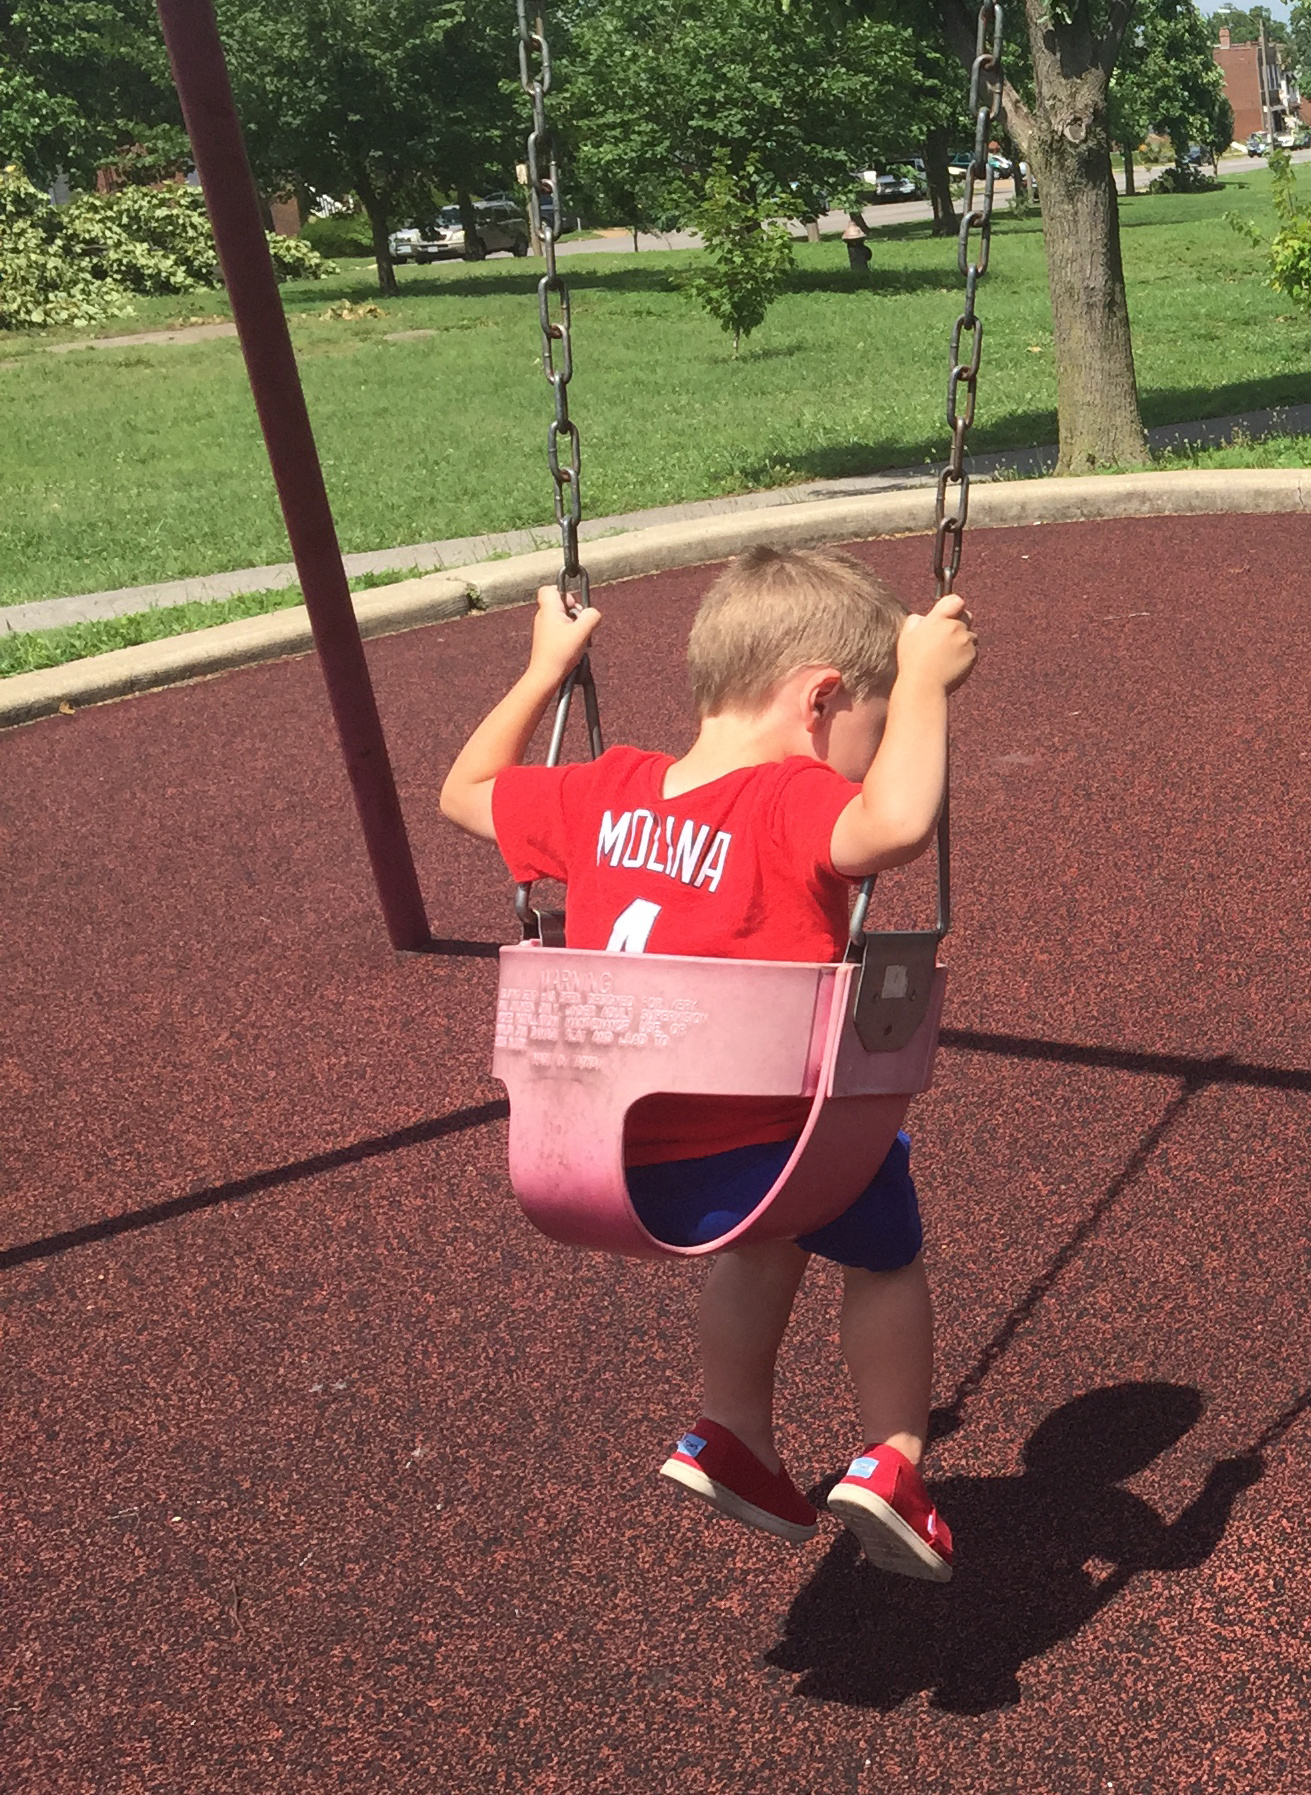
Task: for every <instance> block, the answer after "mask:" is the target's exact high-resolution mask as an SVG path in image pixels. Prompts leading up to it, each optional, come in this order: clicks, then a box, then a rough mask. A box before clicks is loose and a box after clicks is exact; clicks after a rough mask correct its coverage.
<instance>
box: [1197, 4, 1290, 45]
mask: <svg viewBox="0 0 1311 1795" xmlns="http://www.w3.org/2000/svg"><path fill="white" fill-rule="evenodd" d="M1206 25H1207V31H1208V33H1209V35H1210V39H1211V42H1212V43H1213V44H1218V43H1219V42H1220V28H1221V26H1222V25H1223V26H1227V27H1228V30H1229V41H1230V43H1231V44H1254V43H1255V42H1256V41H1257V39H1258V38H1259V37H1260V35H1261V27H1262V25H1264V26H1265V34H1266V37H1267V38H1269V39H1270V40H1271V41H1272V42H1274V43H1277V44H1282V43H1285V42H1286V41H1287V39H1288V28H1287V26H1286V25H1285V24H1284V21H1283V20H1282V19H1277V18H1275V16H1274V14H1273V13H1272V12H1271V11H1270V8H1269V7H1268V6H1254V7H1253V8H1252V10H1251V11H1250V12H1244V11H1243V10H1242V8H1241V7H1238V6H1222V7H1220V8H1219V9H1218V10H1217V11H1216V12H1213V13H1212V14H1211V16H1210V18H1209V19H1208V20H1207V21H1206Z"/></svg>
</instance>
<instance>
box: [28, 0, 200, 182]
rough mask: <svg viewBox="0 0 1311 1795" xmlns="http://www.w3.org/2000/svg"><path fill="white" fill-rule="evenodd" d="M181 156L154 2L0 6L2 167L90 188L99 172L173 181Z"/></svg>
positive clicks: (64, 0) (42, 1)
mask: <svg viewBox="0 0 1311 1795" xmlns="http://www.w3.org/2000/svg"><path fill="white" fill-rule="evenodd" d="M147 149H148V151H149V157H148V158H143V154H142V152H143V150H147ZM184 153H185V140H184V139H183V137H182V134H181V119H180V115H179V113H178V107H177V99H176V96H175V94H174V92H173V84H172V82H171V80H170V79H169V72H168V59H167V57H166V55H165V53H164V45H163V40H162V38H161V35H160V30H159V22H158V20H157V18H156V16H155V9H154V6H153V5H151V4H150V0H59V3H58V4H52V3H51V0H0V164H3V163H16V164H17V165H18V166H20V167H22V168H24V169H25V170H26V171H27V173H28V174H29V175H30V176H31V177H32V178H33V179H34V180H39V181H41V182H43V183H45V184H49V183H50V182H52V181H53V180H54V179H55V178H56V176H57V175H58V174H60V173H61V172H62V173H64V174H67V175H68V176H69V177H70V178H72V179H73V180H74V182H75V183H76V182H82V183H88V182H90V180H91V179H92V178H93V176H94V173H95V170H96V168H97V166H98V165H100V164H102V163H106V162H120V161H123V160H125V159H127V160H130V159H132V157H133V155H134V154H135V160H136V161H137V163H138V164H139V165H141V164H142V163H143V160H149V162H150V166H149V167H148V168H147V170H146V172H147V173H151V174H153V173H154V172H156V169H155V164H156V163H159V162H161V161H162V162H163V163H164V164H166V165H168V168H169V171H170V172H171V170H172V168H173V167H176V165H177V163H178V161H179V160H180V159H181V158H182V157H183V155H184Z"/></svg>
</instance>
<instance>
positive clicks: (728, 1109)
mask: <svg viewBox="0 0 1311 1795" xmlns="http://www.w3.org/2000/svg"><path fill="white" fill-rule="evenodd" d="M672 765H673V758H672V756H670V755H668V754H650V753H646V752H644V751H643V750H642V749H639V748H611V749H609V750H608V751H607V752H606V753H605V754H603V755H602V756H601V758H600V759H599V760H594V761H582V762H576V763H573V764H571V765H569V766H565V767H509V768H507V769H506V771H505V772H503V773H500V774H498V775H497V778H496V784H495V787H494V789H493V793H492V819H493V822H494V825H495V828H496V839H497V842H498V844H499V846H500V849H501V852H502V853H503V854H504V856H505V860H506V864H507V865H508V866H509V869H510V872H511V873H512V874H513V876H514V877H515V878H516V879H519V880H528V879H542V878H549V879H560V880H563V882H564V883H565V884H566V885H567V887H568V893H567V897H566V907H565V939H566V941H567V943H568V945H569V946H570V947H584V948H606V949H609V950H610V951H612V952H616V953H645V952H650V953H653V954H705V955H708V956H711V957H714V958H722V959H743V960H805V961H827V960H836V959H839V958H840V957H841V955H842V953H843V950H844V948H845V946H846V940H847V927H848V909H849V899H850V893H851V882H850V881H849V880H847V879H844V878H843V877H842V875H841V874H840V873H838V872H836V871H835V870H834V867H833V861H832V857H831V855H830V851H829V847H830V843H831V841H832V838H833V826H834V824H835V823H836V822H837V820H838V817H839V816H840V815H841V813H842V811H843V810H845V808H846V807H847V805H848V804H849V803H850V802H851V800H852V798H854V797H855V796H857V794H858V793H859V791H860V787H859V786H858V785H853V784H852V783H851V781H850V780H849V779H844V778H843V777H842V776H841V774H840V773H835V772H834V771H833V769H832V767H830V766H827V765H825V763H824V762H823V761H819V760H810V759H807V758H806V757H805V756H803V755H794V756H792V757H791V758H790V759H788V760H783V761H767V762H766V763H765V764H764V765H762V766H754V767H741V768H739V769H738V770H737V771H736V772H733V773H726V774H725V775H724V776H723V778H722V779H714V780H711V782H710V783H709V784H708V785H701V786H698V787H696V789H695V790H693V791H690V792H684V793H682V794H681V795H680V796H678V797H675V798H664V797H662V796H661V791H662V789H663V785H664V778H665V774H666V773H667V771H668V770H669V768H670V767H671V766H672ZM808 1108H809V1105H808V1104H807V1103H805V1102H804V1101H796V1102H794V1101H790V1100H786V1099H784V1100H780V1099H778V1098H772V1097H771V1098H752V1099H746V1098H743V1099H731V1100H730V1099H725V1098H723V1097H707V1098H688V1097H679V1098H677V1099H669V1098H661V1097H650V1098H646V1099H645V1100H644V1101H643V1102H642V1103H641V1104H639V1105H638V1106H637V1107H636V1108H635V1109H633V1110H632V1111H631V1112H630V1114H629V1118H628V1126H627V1129H626V1131H625V1154H626V1157H627V1159H628V1162H629V1164H631V1165H647V1164H651V1163H653V1162H658V1161H660V1160H667V1159H692V1158H698V1157H700V1156H702V1155H704V1154H709V1153H722V1152H726V1151H727V1150H728V1149H729V1148H731V1147H744V1146H749V1145H752V1144H754V1143H756V1142H761V1141H779V1140H786V1139H788V1137H789V1136H791V1135H794V1134H797V1133H798V1132H799V1131H800V1129H801V1126H802V1124H803V1123H804V1121H805V1118H806V1113H807V1110H808Z"/></svg>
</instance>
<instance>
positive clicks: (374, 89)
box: [219, 0, 515, 291]
mask: <svg viewBox="0 0 1311 1795" xmlns="http://www.w3.org/2000/svg"><path fill="white" fill-rule="evenodd" d="M512 18H513V15H512V13H509V12H508V11H507V13H506V14H505V16H504V17H502V16H501V12H500V9H499V8H496V7H489V6H486V5H480V4H479V3H478V0H220V5H219V24H220V29H221V31H222V34H223V39H224V43H225V45H226V46H227V50H228V60H229V66H230V68H231V71H232V78H233V85H234V88H235V89H236V92H237V102H238V106H239V108H240V110H241V114H242V118H243V121H244V123H245V126H246V134H247V142H248V145H249V148H250V152H251V159H252V161H253V162H254V164H255V166H256V168H257V170H258V172H259V173H260V174H261V176H262V177H263V178H264V180H265V182H266V183H268V184H269V185H277V184H279V183H281V184H283V185H285V186H288V187H297V188H300V189H302V190H306V189H307V190H309V192H311V193H313V194H330V195H333V196H340V195H342V194H344V193H348V192H353V193H355V194H356V195H358V197H359V199H360V202H361V204H362V205H363V207H364V209H365V211H366V212H367V213H368V215H369V220H370V223H371V225H372V229H373V241H374V251H375V255H376V256H377V259H378V272H379V280H380V284H381V285H382V286H383V288H384V290H387V291H390V290H394V277H393V275H392V272H391V267H390V263H389V261H388V259H387V247H386V244H387V234H388V230H389V228H390V226H391V224H393V223H395V222H397V213H398V210H399V211H407V210H417V211H422V210H423V209H424V208H425V207H428V208H429V209H430V208H431V205H432V190H433V188H434V187H444V188H448V189H450V188H457V187H461V186H465V185H468V184H477V183H479V182H480V181H481V180H483V179H489V178H494V179H496V181H497V183H498V184H500V183H502V182H503V181H504V178H505V171H506V168H507V166H511V167H512V166H513V164H512V162H510V163H508V164H507V157H508V156H509V155H510V153H511V152H510V145H511V142H512V137H513V129H514V116H515V115H514V110H513V104H512V101H511V99H510V97H509V92H508V89H507V85H506V77H507V76H508V75H509V74H510V72H511V70H512V67H513V57H512V46H513V37H512V33H511V30H510V28H509V26H510V24H511V23H512ZM498 27H499V29H498Z"/></svg>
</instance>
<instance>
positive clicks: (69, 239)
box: [62, 182, 219, 293]
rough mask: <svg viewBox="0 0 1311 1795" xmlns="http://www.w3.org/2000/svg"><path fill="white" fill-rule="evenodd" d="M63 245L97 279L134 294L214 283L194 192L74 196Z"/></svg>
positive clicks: (212, 257) (200, 202)
mask: <svg viewBox="0 0 1311 1795" xmlns="http://www.w3.org/2000/svg"><path fill="white" fill-rule="evenodd" d="M62 218H63V225H64V242H65V244H66V246H67V248H68V250H69V251H70V252H71V253H72V254H75V255H77V256H79V257H80V258H81V259H82V260H83V261H84V262H85V263H86V264H87V265H88V267H89V268H90V270H91V272H92V274H93V275H94V276H95V277H96V279H97V280H110V281H117V282H118V284H119V285H120V286H123V287H126V288H127V289H128V290H129V291H130V292H133V293H187V292H190V291H191V289H192V288H194V287H214V286H217V285H218V284H219V272H218V257H217V255H216V254H215V251H214V238H213V235H212V233H211V232H210V228H209V218H208V217H207V215H206V212H205V202H204V199H203V198H202V197H201V194H200V190H199V189H198V188H196V187H184V186H182V184H181V183H180V182H171V183H170V184H169V185H168V186H167V187H124V188H122V189H121V190H120V191H119V192H117V193H77V194H74V196H73V198H72V199H71V200H70V201H69V203H68V205H67V206H65V207H64V210H63V213H62Z"/></svg>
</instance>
